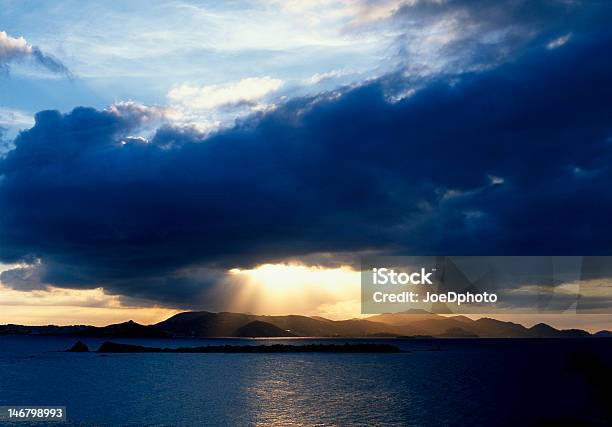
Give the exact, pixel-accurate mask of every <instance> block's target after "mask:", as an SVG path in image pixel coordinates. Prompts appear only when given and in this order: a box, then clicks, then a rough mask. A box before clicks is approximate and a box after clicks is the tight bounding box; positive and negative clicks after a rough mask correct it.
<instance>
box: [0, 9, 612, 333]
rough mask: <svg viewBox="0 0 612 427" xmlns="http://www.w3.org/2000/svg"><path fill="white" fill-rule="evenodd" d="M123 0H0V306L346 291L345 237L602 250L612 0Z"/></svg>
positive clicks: (140, 307) (606, 234) (366, 244)
mask: <svg viewBox="0 0 612 427" xmlns="http://www.w3.org/2000/svg"><path fill="white" fill-rule="evenodd" d="M115 3H116V2H115ZM123 3H124V4H119V3H116V4H112V3H109V2H86V3H85V2H77V1H54V2H39V1H16V0H15V1H13V0H0V9H1V10H2V13H1V14H0V128H1V133H0V156H1V157H0V263H1V264H0V270H2V273H1V275H0V280H1V285H0V305H1V306H2V308H1V309H0V322H13V323H40V322H54V323H64V324H65V323H74V322H87V323H107V322H108V321H121V320H126V319H127V318H134V319H135V320H139V321H143V322H147V321H154V320H158V319H160V318H163V317H164V316H166V315H168V314H171V313H173V312H175V311H177V310H184V309H208V310H240V311H251V312H257V313H274V314H280V313H289V312H293V313H304V314H319V315H325V316H329V317H332V318H340V317H351V316H355V315H357V314H358V313H359V300H358V298H359V274H358V273H357V271H356V268H357V266H358V262H359V257H360V256H362V255H364V254H379V255H398V254H400V255H404V254H421V255H423V254H454V255H460V254H471V255H482V254H497V255H508V254H514V255H609V254H610V253H612V251H611V250H610V242H612V226H611V224H610V221H609V218H610V214H611V213H612V193H611V192H610V191H609V183H610V182H611V180H612V168H611V166H610V165H611V160H612V101H611V100H612V77H610V76H612V56H611V55H610V54H609V53H610V52H611V51H612V31H611V30H610V25H609V22H610V19H611V18H612V6H610V3H609V2H607V1H588V2H586V1H585V2H582V1H578V0H576V1H573V0H541V1H520V0H505V1H504V0H502V1H498V2H490V1H484V0H483V1H460V0H456V1H453V0H408V1H399V0H388V1H385V0H381V1H375V0H343V1H326V0H302V1H300V0H288V1H275V0H261V1H228V2H186V1H147V2H144V1H130V2H123ZM125 3H128V4H125ZM598 319H599V320H597V322H600V323H601V322H603V321H606V322H608V323H611V322H609V320H610V318H607V320H606V319H604V320H602V319H603V318H598ZM576 322H578V321H577V320H576ZM576 324H577V323H576Z"/></svg>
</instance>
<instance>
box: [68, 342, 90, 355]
mask: <svg viewBox="0 0 612 427" xmlns="http://www.w3.org/2000/svg"><path fill="white" fill-rule="evenodd" d="M68 351H73V352H76V353H82V352H85V351H89V347H87V344H85V343H84V342H83V341H77V342H76V343H75V344H74V345H73V346H72V348H71V349H70V350H68Z"/></svg>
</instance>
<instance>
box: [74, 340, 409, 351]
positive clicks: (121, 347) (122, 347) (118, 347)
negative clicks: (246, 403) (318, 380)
mask: <svg viewBox="0 0 612 427" xmlns="http://www.w3.org/2000/svg"><path fill="white" fill-rule="evenodd" d="M68 351H70V352H87V351H88V348H87V346H86V345H85V344H83V343H82V342H80V341H79V342H77V343H76V344H75V345H74V346H72V348H71V349H70V350H68ZM97 352H98V353H402V350H400V349H399V348H398V347H396V346H394V345H390V344H370V343H364V344H348V343H347V344H304V345H290V344H272V345H208V346H203V347H178V348H159V347H144V346H141V345H133V344H121V343H116V342H111V341H106V342H104V343H103V344H102V345H101V346H100V348H98V350H97Z"/></svg>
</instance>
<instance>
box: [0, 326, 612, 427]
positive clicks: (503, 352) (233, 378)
mask: <svg viewBox="0 0 612 427" xmlns="http://www.w3.org/2000/svg"><path fill="white" fill-rule="evenodd" d="M75 341H76V339H75V338H60V337H27V336H25V337H0V406H2V405H59V406H66V408H67V417H68V424H69V425H109V426H110V425H112V426H116V425H154V426H162V425H164V426H165V425H181V426H183V425H184V426H204V425H228V426H243V425H244V426H247V425H265V426H269V425H279V426H292V425H295V426H298V425H343V426H344V425H398V426H404V425H414V426H428V425H469V426H477V425H538V424H545V423H550V424H549V425H558V424H559V423H566V425H576V424H578V423H587V425H609V424H608V423H610V422H611V420H612V418H611V412H612V408H611V405H610V401H609V399H608V398H607V396H606V394H607V392H608V388H609V386H610V382H609V381H610V379H611V378H612V377H611V375H610V372H611V371H610V369H612V340H610V339H586V340H585V339H583V340H482V339H446V340H429V339H425V340H393V339H372V340H337V341H339V342H346V341H358V342H364V341H373V342H379V343H380V342H388V343H392V344H395V345H398V346H400V347H401V348H402V349H404V350H410V352H407V353H401V354H109V355H102V354H96V353H85V354H83V353H65V352H60V350H64V349H67V348H69V347H70V346H71V345H72V344H74V342H75ZM83 341H84V342H85V343H86V344H88V345H89V347H90V349H96V348H97V347H98V346H99V345H100V344H101V343H102V341H103V340H101V339H87V338H85V339H83ZM114 341H118V342H125V343H134V344H141V345H149V346H162V347H178V346H195V345H207V344H211V345H220V344H227V343H230V344H267V343H270V342H272V340H248V339H228V340H219V339H215V340H152V339H138V340H136V339H115V340H114ZM313 341H324V342H327V343H329V342H330V341H332V340H305V339H304V340H302V339H291V340H273V342H290V343H292V344H302V343H307V342H313ZM16 425H24V424H16Z"/></svg>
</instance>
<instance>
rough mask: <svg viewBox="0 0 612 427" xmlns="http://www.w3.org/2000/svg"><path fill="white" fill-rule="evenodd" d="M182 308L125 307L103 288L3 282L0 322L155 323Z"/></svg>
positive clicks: (65, 323)
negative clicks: (22, 286)
mask: <svg viewBox="0 0 612 427" xmlns="http://www.w3.org/2000/svg"><path fill="white" fill-rule="evenodd" d="M179 311H180V310H176V309H168V308H162V307H126V306H124V305H122V304H121V302H120V300H119V298H118V297H117V296H114V295H107V294H105V293H104V290H103V289H102V288H97V289H60V288H53V287H51V288H49V289H47V290H33V291H28V292H23V291H16V290H13V289H9V288H6V287H3V286H1V285H0V324H6V323H18V324H21V325H49V324H54V325H77V324H87V325H95V326H104V325H108V324H111V323H119V322H125V321H127V320H134V321H135V322H138V323H142V324H150V323H156V322H159V321H161V320H164V319H166V318H168V317H170V316H172V315H173V314H175V313H177V312H179Z"/></svg>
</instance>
